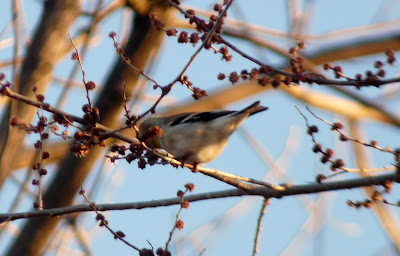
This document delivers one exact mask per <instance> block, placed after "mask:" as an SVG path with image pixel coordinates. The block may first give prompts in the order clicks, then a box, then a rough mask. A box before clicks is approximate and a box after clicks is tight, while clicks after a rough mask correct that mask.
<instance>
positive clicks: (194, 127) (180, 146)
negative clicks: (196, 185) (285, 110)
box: [138, 101, 268, 166]
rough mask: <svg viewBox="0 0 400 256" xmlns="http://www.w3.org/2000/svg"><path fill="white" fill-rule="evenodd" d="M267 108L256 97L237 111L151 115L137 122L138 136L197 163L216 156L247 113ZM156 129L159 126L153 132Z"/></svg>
mask: <svg viewBox="0 0 400 256" xmlns="http://www.w3.org/2000/svg"><path fill="white" fill-rule="evenodd" d="M267 109H268V108H267V107H263V106H261V105H260V101H256V102H254V103H253V104H251V105H250V106H248V107H246V108H244V109H242V110H240V111H230V110H215V111H209V112H191V113H181V114H176V115H173V116H168V117H150V118H148V119H146V120H144V121H143V122H142V123H141V124H140V126H139V134H138V138H139V139H140V140H142V141H143V142H145V143H146V145H147V146H149V147H151V148H154V149H156V148H161V149H164V150H165V151H167V152H168V153H170V154H172V155H173V156H174V158H176V159H178V160H180V161H182V162H183V163H190V164H194V165H196V166H197V164H201V163H207V162H210V161H211V160H213V159H214V158H216V157H217V156H218V155H219V154H220V153H221V152H222V150H223V149H224V147H225V146H226V144H227V143H228V139H229V136H231V134H232V133H233V132H234V131H235V130H236V128H238V126H239V125H240V124H241V123H242V122H243V121H244V120H245V119H246V118H247V117H249V116H251V115H253V114H256V113H258V112H261V111H264V110H267ZM157 126H158V127H159V128H157ZM160 128H161V131H160ZM155 129H156V130H157V129H158V131H157V132H156V133H157V134H156V135H154V131H155ZM151 134H153V135H151Z"/></svg>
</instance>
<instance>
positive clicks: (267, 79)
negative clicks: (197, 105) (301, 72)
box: [218, 65, 300, 89]
mask: <svg viewBox="0 0 400 256" xmlns="http://www.w3.org/2000/svg"><path fill="white" fill-rule="evenodd" d="M225 78H228V79H229V81H230V82H231V83H232V84H235V83H237V82H239V81H240V80H243V81H246V80H250V81H251V80H256V81H257V84H259V85H260V86H267V85H268V84H270V85H272V87H274V88H275V89H276V88H278V87H279V86H280V85H281V84H282V83H283V84H285V85H287V86H289V85H290V84H291V83H299V82H300V80H299V78H298V77H297V76H278V75H276V73H275V72H274V71H273V69H272V68H271V66H268V65H265V66H261V67H260V68H252V69H251V70H247V69H243V70H242V71H241V72H240V73H238V72H231V73H230V74H229V75H225V74H223V73H219V74H218V79H219V80H224V79H225Z"/></svg>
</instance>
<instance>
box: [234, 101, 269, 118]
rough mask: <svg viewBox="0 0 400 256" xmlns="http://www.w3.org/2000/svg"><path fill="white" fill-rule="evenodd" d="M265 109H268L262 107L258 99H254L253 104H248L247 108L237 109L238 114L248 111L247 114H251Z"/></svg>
mask: <svg viewBox="0 0 400 256" xmlns="http://www.w3.org/2000/svg"><path fill="white" fill-rule="evenodd" d="M267 109H268V107H264V106H261V105H260V101H256V102H254V103H253V104H251V105H250V106H248V107H247V108H245V109H243V110H241V111H239V112H238V114H240V113H244V112H246V113H249V116H251V115H254V114H256V113H258V112H261V111H264V110H267Z"/></svg>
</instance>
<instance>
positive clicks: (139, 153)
mask: <svg viewBox="0 0 400 256" xmlns="http://www.w3.org/2000/svg"><path fill="white" fill-rule="evenodd" d="M128 150H129V151H128ZM127 151H128V152H127ZM110 152H112V153H117V154H118V155H116V156H109V158H110V161H111V162H112V163H115V161H116V160H119V159H125V160H126V161H127V162H128V163H131V162H132V161H134V160H138V167H139V168H140V169H144V168H146V165H147V164H149V165H151V166H152V165H155V164H167V162H165V161H164V160H161V161H159V159H160V158H159V157H158V156H157V155H155V154H154V153H153V152H152V151H150V150H149V151H146V150H145V149H144V147H143V145H142V144H141V143H140V142H134V143H131V144H130V145H129V148H127V147H126V146H124V145H117V144H114V145H112V146H111V147H110Z"/></svg>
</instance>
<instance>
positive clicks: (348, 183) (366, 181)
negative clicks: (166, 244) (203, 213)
mask: <svg viewBox="0 0 400 256" xmlns="http://www.w3.org/2000/svg"><path fill="white" fill-rule="evenodd" d="M387 181H392V182H400V175H399V174H397V173H390V174H383V175H378V176H370V177H363V178H356V179H349V180H344V181H331V182H324V183H321V184H319V183H312V184H305V185H287V186H286V189H285V190H281V191H277V190H274V189H270V188H266V187H263V186H257V187H256V188H254V189H253V190H251V191H247V192H248V193H249V194H246V193H245V192H243V191H242V190H240V189H230V190H223V191H218V192H208V193H202V194H198V195H191V196H185V200H187V201H189V202H196V201H203V200H209V199H218V198H227V197H237V196H245V195H251V196H262V197H264V198H282V197H286V196H293V195H302V194H313V193H320V192H329V191H335V190H343V189H354V188H359V187H367V186H373V185H384V184H385V183H386V182H387ZM180 203H181V198H179V197H174V198H168V199H161V200H151V201H144V202H134V203H120V204H97V205H96V209H97V210H98V211H111V210H114V211H115V210H132V209H136V210H140V209H145V208H156V207H165V206H171V205H177V204H180ZM88 211H93V209H92V207H90V205H84V204H82V205H75V206H68V207H59V208H52V209H45V210H42V211H32V212H20V213H10V214H7V213H3V214H0V222H3V223H4V222H7V221H14V220H18V219H26V218H37V217H56V216H60V215H65V214H71V213H77V212H88Z"/></svg>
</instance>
